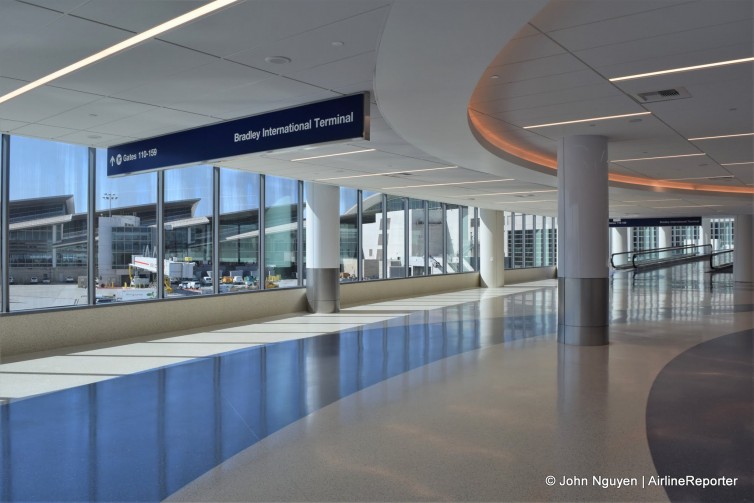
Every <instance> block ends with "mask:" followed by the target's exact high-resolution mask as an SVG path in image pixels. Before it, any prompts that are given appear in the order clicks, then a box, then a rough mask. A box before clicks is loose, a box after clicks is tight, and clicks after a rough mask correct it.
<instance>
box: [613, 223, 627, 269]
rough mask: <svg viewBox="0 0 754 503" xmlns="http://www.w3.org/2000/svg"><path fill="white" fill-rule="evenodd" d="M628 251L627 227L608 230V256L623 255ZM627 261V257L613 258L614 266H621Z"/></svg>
mask: <svg viewBox="0 0 754 503" xmlns="http://www.w3.org/2000/svg"><path fill="white" fill-rule="evenodd" d="M627 251H628V227H613V228H612V229H610V255H612V254H613V253H625V252H627ZM627 259H628V256H627V255H620V256H618V257H615V260H614V262H615V265H618V266H619V265H623V264H625V263H626V261H627Z"/></svg>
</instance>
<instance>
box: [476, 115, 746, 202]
mask: <svg viewBox="0 0 754 503" xmlns="http://www.w3.org/2000/svg"><path fill="white" fill-rule="evenodd" d="M467 113H468V117H469V122H471V125H472V126H473V128H474V129H475V130H476V131H477V133H479V134H480V135H481V136H482V137H483V138H484V139H485V140H486V141H487V142H489V143H490V144H491V145H493V146H495V147H496V148H498V149H500V150H502V151H504V152H507V153H509V154H511V155H514V156H516V157H518V158H520V159H523V160H525V161H528V162H530V163H534V164H537V165H539V166H542V167H544V168H550V169H553V170H557V168H558V161H557V159H556V158H555V157H552V156H547V155H544V154H541V153H538V152H535V151H532V150H527V149H525V148H523V147H521V146H519V145H516V144H515V143H513V142H512V141H510V140H508V139H506V138H505V137H503V136H502V135H501V134H500V133H499V132H498V131H495V130H493V129H492V128H491V127H489V126H487V125H486V124H484V121H483V117H485V116H484V115H483V114H480V113H479V112H476V111H475V110H472V109H470V108H469V109H468V111H467ZM607 178H608V180H609V181H611V182H615V183H622V184H627V185H636V186H639V187H646V188H653V189H660V190H662V189H677V190H689V191H697V192H714V193H722V194H735V195H754V187H731V186H722V185H710V184H699V183H689V182H674V181H670V180H655V179H653V178H643V177H638V176H627V175H619V174H617V173H609V174H608V177H607Z"/></svg>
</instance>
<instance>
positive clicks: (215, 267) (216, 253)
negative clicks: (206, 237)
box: [212, 166, 220, 294]
mask: <svg viewBox="0 0 754 503" xmlns="http://www.w3.org/2000/svg"><path fill="white" fill-rule="evenodd" d="M212 293H214V294H218V293H220V167H219V166H212Z"/></svg>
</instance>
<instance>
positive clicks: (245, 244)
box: [202, 169, 260, 293]
mask: <svg viewBox="0 0 754 503" xmlns="http://www.w3.org/2000/svg"><path fill="white" fill-rule="evenodd" d="M219 260H220V285H219V291H220V293H227V292H237V291H246V290H258V289H259V278H260V276H259V175H258V174H256V173H249V172H246V171H238V170H234V169H221V170H220V258H219ZM239 278H240V279H239ZM213 281H214V280H213V278H211V274H209V272H208V274H207V276H205V277H204V278H203V280H202V282H203V283H205V284H209V285H211V284H212V282H213Z"/></svg>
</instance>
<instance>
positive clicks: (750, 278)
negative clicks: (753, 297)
mask: <svg viewBox="0 0 754 503" xmlns="http://www.w3.org/2000/svg"><path fill="white" fill-rule="evenodd" d="M753 221H754V219H753V218H752V216H751V215H738V216H736V221H735V224H734V227H733V280H734V281H736V282H741V283H752V282H754V256H753V254H754V246H752V244H754V230H753V229H752V225H753V224H752V222H753Z"/></svg>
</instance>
